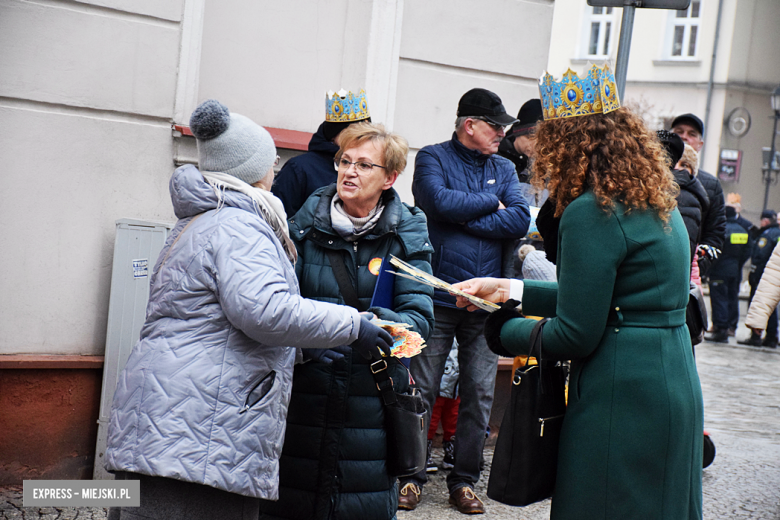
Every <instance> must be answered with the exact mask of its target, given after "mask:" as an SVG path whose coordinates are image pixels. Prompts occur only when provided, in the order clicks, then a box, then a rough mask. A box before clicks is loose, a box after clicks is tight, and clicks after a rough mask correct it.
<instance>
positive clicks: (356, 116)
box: [325, 89, 371, 123]
mask: <svg viewBox="0 0 780 520" xmlns="http://www.w3.org/2000/svg"><path fill="white" fill-rule="evenodd" d="M369 117H371V114H369V113H368V100H366V91H365V90H363V89H360V92H358V93H357V94H353V93H352V92H347V91H346V90H344V89H341V90H339V91H338V92H328V93H327V94H325V121H328V122H331V123H351V122H353V121H361V120H363V119H368V118H369Z"/></svg>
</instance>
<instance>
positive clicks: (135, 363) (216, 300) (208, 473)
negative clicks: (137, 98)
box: [106, 165, 360, 500]
mask: <svg viewBox="0 0 780 520" xmlns="http://www.w3.org/2000/svg"><path fill="white" fill-rule="evenodd" d="M170 191H171V199H172V201H173V207H174V210H175V212H176V216H177V217H179V218H180V219H181V220H179V222H178V223H177V225H176V227H175V228H174V229H173V232H172V233H171V236H170V237H169V238H168V241H167V242H166V244H165V247H164V248H163V250H162V252H161V253H160V259H159V260H158V261H157V265H155V268H154V273H153V275H152V280H151V287H150V294H149V303H148V305H147V308H146V322H145V323H144V326H143V329H142V330H141V339H140V341H139V342H138V343H137V344H136V345H135V347H134V348H133V350H132V352H131V353H130V357H129V358H128V360H127V364H126V366H125V368H124V370H123V371H122V374H121V375H120V377H119V381H118V383H117V389H116V394H115V395H114V406H113V408H112V410H111V422H110V425H109V430H108V450H107V452H106V469H108V470H109V471H130V472H133V473H142V474H144V475H151V476H159V477H168V478H172V479H176V480H183V481H187V482H194V483H197V484H203V485H207V486H211V487H215V488H218V489H222V490H224V491H229V492H233V493H238V494H241V495H246V496H251V497H257V498H267V499H271V500H275V499H276V498H277V497H278V487H279V457H280V455H281V451H282V440H283V438H284V432H285V425H286V418H287V407H288V403H289V401H290V387H291V382H292V374H293V363H294V361H295V358H296V349H295V348H292V347H296V346H304V347H321V348H331V347H336V346H338V345H346V344H349V343H352V342H353V341H355V339H357V335H358V332H359V328H360V316H359V314H358V312H357V311H356V310H355V309H352V308H349V307H345V306H339V305H334V304H331V303H324V302H317V301H313V300H307V299H305V298H303V297H301V296H300V291H299V288H298V282H297V280H296V277H295V272H294V270H293V266H292V265H291V264H290V261H289V260H288V259H287V256H286V255H285V252H284V250H283V249H282V246H281V244H280V243H279V241H278V240H277V238H276V236H275V235H274V233H273V231H272V230H271V227H270V226H269V225H268V224H267V223H266V222H265V220H264V219H263V218H261V217H260V216H258V214H257V213H256V212H255V209H254V206H253V203H252V200H251V199H250V198H249V197H247V196H246V195H244V194H242V193H239V192H237V191H231V190H226V191H225V194H224V200H223V203H224V205H221V204H218V200H217V196H216V194H215V192H214V190H213V189H212V188H211V185H210V184H208V183H207V182H206V181H205V180H204V179H203V176H202V175H201V174H200V172H199V171H198V170H197V169H196V168H195V167H194V166H191V165H188V166H183V167H181V168H179V169H178V170H176V172H175V173H174V174H173V177H172V178H171V182H170ZM199 214H200V216H199V217H198V218H197V220H195V221H193V217H194V216H196V215H199ZM190 222H192V224H191V225H190V226H189V227H187V229H185V230H184V231H182V229H183V228H184V227H185V226H186V225H187V224H189V223H190ZM179 237H180V238H179ZM177 239H178V240H177Z"/></svg>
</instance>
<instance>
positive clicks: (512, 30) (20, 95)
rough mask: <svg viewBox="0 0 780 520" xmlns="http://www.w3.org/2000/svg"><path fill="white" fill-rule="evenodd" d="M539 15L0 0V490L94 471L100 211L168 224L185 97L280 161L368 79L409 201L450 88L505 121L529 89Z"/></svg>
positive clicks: (107, 225)
mask: <svg viewBox="0 0 780 520" xmlns="http://www.w3.org/2000/svg"><path fill="white" fill-rule="evenodd" d="M552 19H553V0H286V1H283V2H280V1H278V0H258V1H253V2H246V1H238V0H163V1H160V0H0V48H2V49H3V52H1V53H0V164H2V180H3V190H2V193H3V195H4V197H3V202H2V204H0V222H2V239H3V240H2V247H0V261H1V262H2V263H3V265H5V266H6V268H5V269H4V270H3V272H2V274H0V431H2V432H3V435H2V436H0V484H5V483H20V482H21V480H23V479H27V478H79V477H82V478H85V477H86V478H90V477H91V475H92V463H93V460H94V457H95V445H96V443H95V439H96V436H97V425H96V419H97V417H98V408H99V403H100V395H101V381H102V372H103V369H104V368H105V372H106V373H108V371H109V369H108V367H105V366H104V359H103V355H104V351H105V346H106V341H107V340H106V338H107V321H108V314H109V296H110V287H111V283H112V261H113V256H114V241H115V236H116V222H117V220H120V219H137V220H141V221H145V222H148V223H170V222H173V221H175V216H174V215H173V211H172V208H171V204H170V197H169V194H168V180H169V178H170V175H171V173H172V171H173V169H174V168H175V166H176V165H178V164H182V163H187V162H194V161H196V160H197V150H196V147H195V140H194V139H193V138H192V137H189V136H187V129H186V128H183V126H186V125H187V122H188V120H189V115H190V113H191V112H192V110H193V109H194V108H195V107H196V106H197V105H198V104H199V103H200V102H202V101H204V100H206V99H209V98H216V99H218V100H220V101H221V102H223V103H224V104H225V105H227V106H228V107H229V108H230V109H231V110H232V111H234V112H237V113H241V114H244V115H246V116H248V117H250V118H252V119H253V120H255V121H256V122H258V123H259V124H261V125H263V126H266V127H267V128H269V130H270V131H271V133H272V135H273V136H274V137H275V139H276V141H277V145H278V147H279V154H280V155H281V156H282V158H283V159H287V158H289V157H291V156H293V155H294V154H297V153H301V151H302V150H305V149H306V144H307V143H308V139H309V137H310V136H311V133H312V132H314V131H316V129H317V127H318V126H319V125H320V123H321V122H322V120H323V119H324V116H325V103H324V101H325V92H326V91H328V90H339V89H340V88H344V89H347V90H358V89H360V88H364V89H365V90H366V91H367V94H368V102H369V106H370V111H371V115H372V119H373V120H374V121H375V122H380V123H384V124H385V125H387V126H388V127H390V128H391V129H393V130H395V131H396V132H399V133H400V134H401V135H403V136H405V137H406V138H407V139H408V140H409V143H410V146H411V148H412V149H411V152H410V158H409V166H408V167H407V170H406V172H405V173H404V174H403V175H402V176H401V177H400V179H399V181H398V183H397V184H396V187H397V189H398V191H399V193H400V194H401V196H402V198H403V199H404V200H405V201H406V202H409V203H412V202H413V200H412V196H411V181H412V173H413V161H414V154H415V152H416V151H417V150H419V149H420V148H421V147H423V146H425V145H428V144H433V143H437V142H441V141H445V140H448V139H450V136H451V134H452V131H453V129H454V121H455V111H456V107H457V102H458V99H459V98H460V96H461V95H462V94H463V93H465V92H466V91H467V90H469V89H471V88H473V87H483V88H488V89H490V90H493V91H495V92H496V93H498V94H499V95H500V96H501V97H502V99H503V100H504V103H505V105H506V107H507V110H508V111H509V112H510V113H516V112H517V110H518V109H519V107H520V106H521V105H522V103H523V102H524V101H526V100H527V99H528V98H530V97H534V96H536V95H537V87H536V79H537V78H538V76H539V74H540V72H541V71H542V70H543V69H544V68H545V66H546V64H547V60H548V44H549V41H550V35H551V28H552ZM529 42H531V43H529ZM153 263H154V259H151V260H150V265H153ZM133 268H135V261H134V265H133ZM144 272H145V271H144ZM120 325H121V326H122V327H124V326H126V324H124V323H121V324H120ZM133 326H136V327H138V326H139V325H138V323H136V324H134V325H133ZM107 359H108V358H106V360H107ZM119 366H121V362H119V363H118V364H117V363H115V364H114V365H113V368H112V370H115V369H117V367H119ZM114 377H115V375H114ZM109 380H110V379H106V381H109ZM114 380H115V379H114ZM106 406H108V405H106ZM104 408H105V406H104ZM103 412H105V410H103V411H102V412H101V414H100V415H101V417H103V415H104V413H103ZM20 419H21V420H20ZM30 432H36V434H35V435H30ZM99 444H100V443H98V445H99Z"/></svg>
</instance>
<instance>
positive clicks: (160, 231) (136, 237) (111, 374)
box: [94, 218, 174, 480]
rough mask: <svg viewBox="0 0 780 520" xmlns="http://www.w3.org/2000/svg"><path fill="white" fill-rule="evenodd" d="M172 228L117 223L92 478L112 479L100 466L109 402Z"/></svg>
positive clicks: (140, 323)
mask: <svg viewBox="0 0 780 520" xmlns="http://www.w3.org/2000/svg"><path fill="white" fill-rule="evenodd" d="M173 225H174V224H173V223H168V222H149V221H146V220H135V219H129V218H123V219H119V220H117V221H116V241H115V242H114V266H113V269H112V271H111V296H110V299H109V304H108V330H107V331H106V354H105V361H104V365H103V390H102V392H101V396H100V416H99V417H98V436H97V448H96V450H95V471H94V478H95V479H103V480H106V479H112V478H114V477H113V475H111V474H110V473H108V472H107V471H106V470H105V468H104V467H103V459H104V456H105V454H106V437H107V435H108V421H109V418H110V415H111V403H112V401H113V400H114V391H115V390H116V382H117V379H118V378H119V374H120V373H121V372H122V369H123V368H124V366H125V363H126V362H127V357H128V356H129V355H130V351H131V350H132V349H133V347H134V346H135V344H136V343H137V342H138V338H139V337H140V335H141V327H142V326H143V324H144V320H145V319H146V302H147V300H148V299H149V278H150V277H151V275H152V269H153V268H154V264H155V263H156V262H157V257H158V256H160V251H161V250H162V248H163V246H164V245H165V240H166V239H167V238H168V233H169V232H170V230H171V229H172V228H173Z"/></svg>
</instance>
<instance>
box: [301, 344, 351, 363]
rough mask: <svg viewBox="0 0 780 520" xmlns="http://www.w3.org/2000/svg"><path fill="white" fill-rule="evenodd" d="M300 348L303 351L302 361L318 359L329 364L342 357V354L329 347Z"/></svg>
mask: <svg viewBox="0 0 780 520" xmlns="http://www.w3.org/2000/svg"><path fill="white" fill-rule="evenodd" d="M301 350H302V351H303V360H304V361H310V360H311V361H318V362H320V363H324V364H326V365H330V364H331V363H333V362H334V361H338V360H339V359H344V354H342V353H341V352H336V351H335V350H331V349H329V348H304V349H301Z"/></svg>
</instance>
